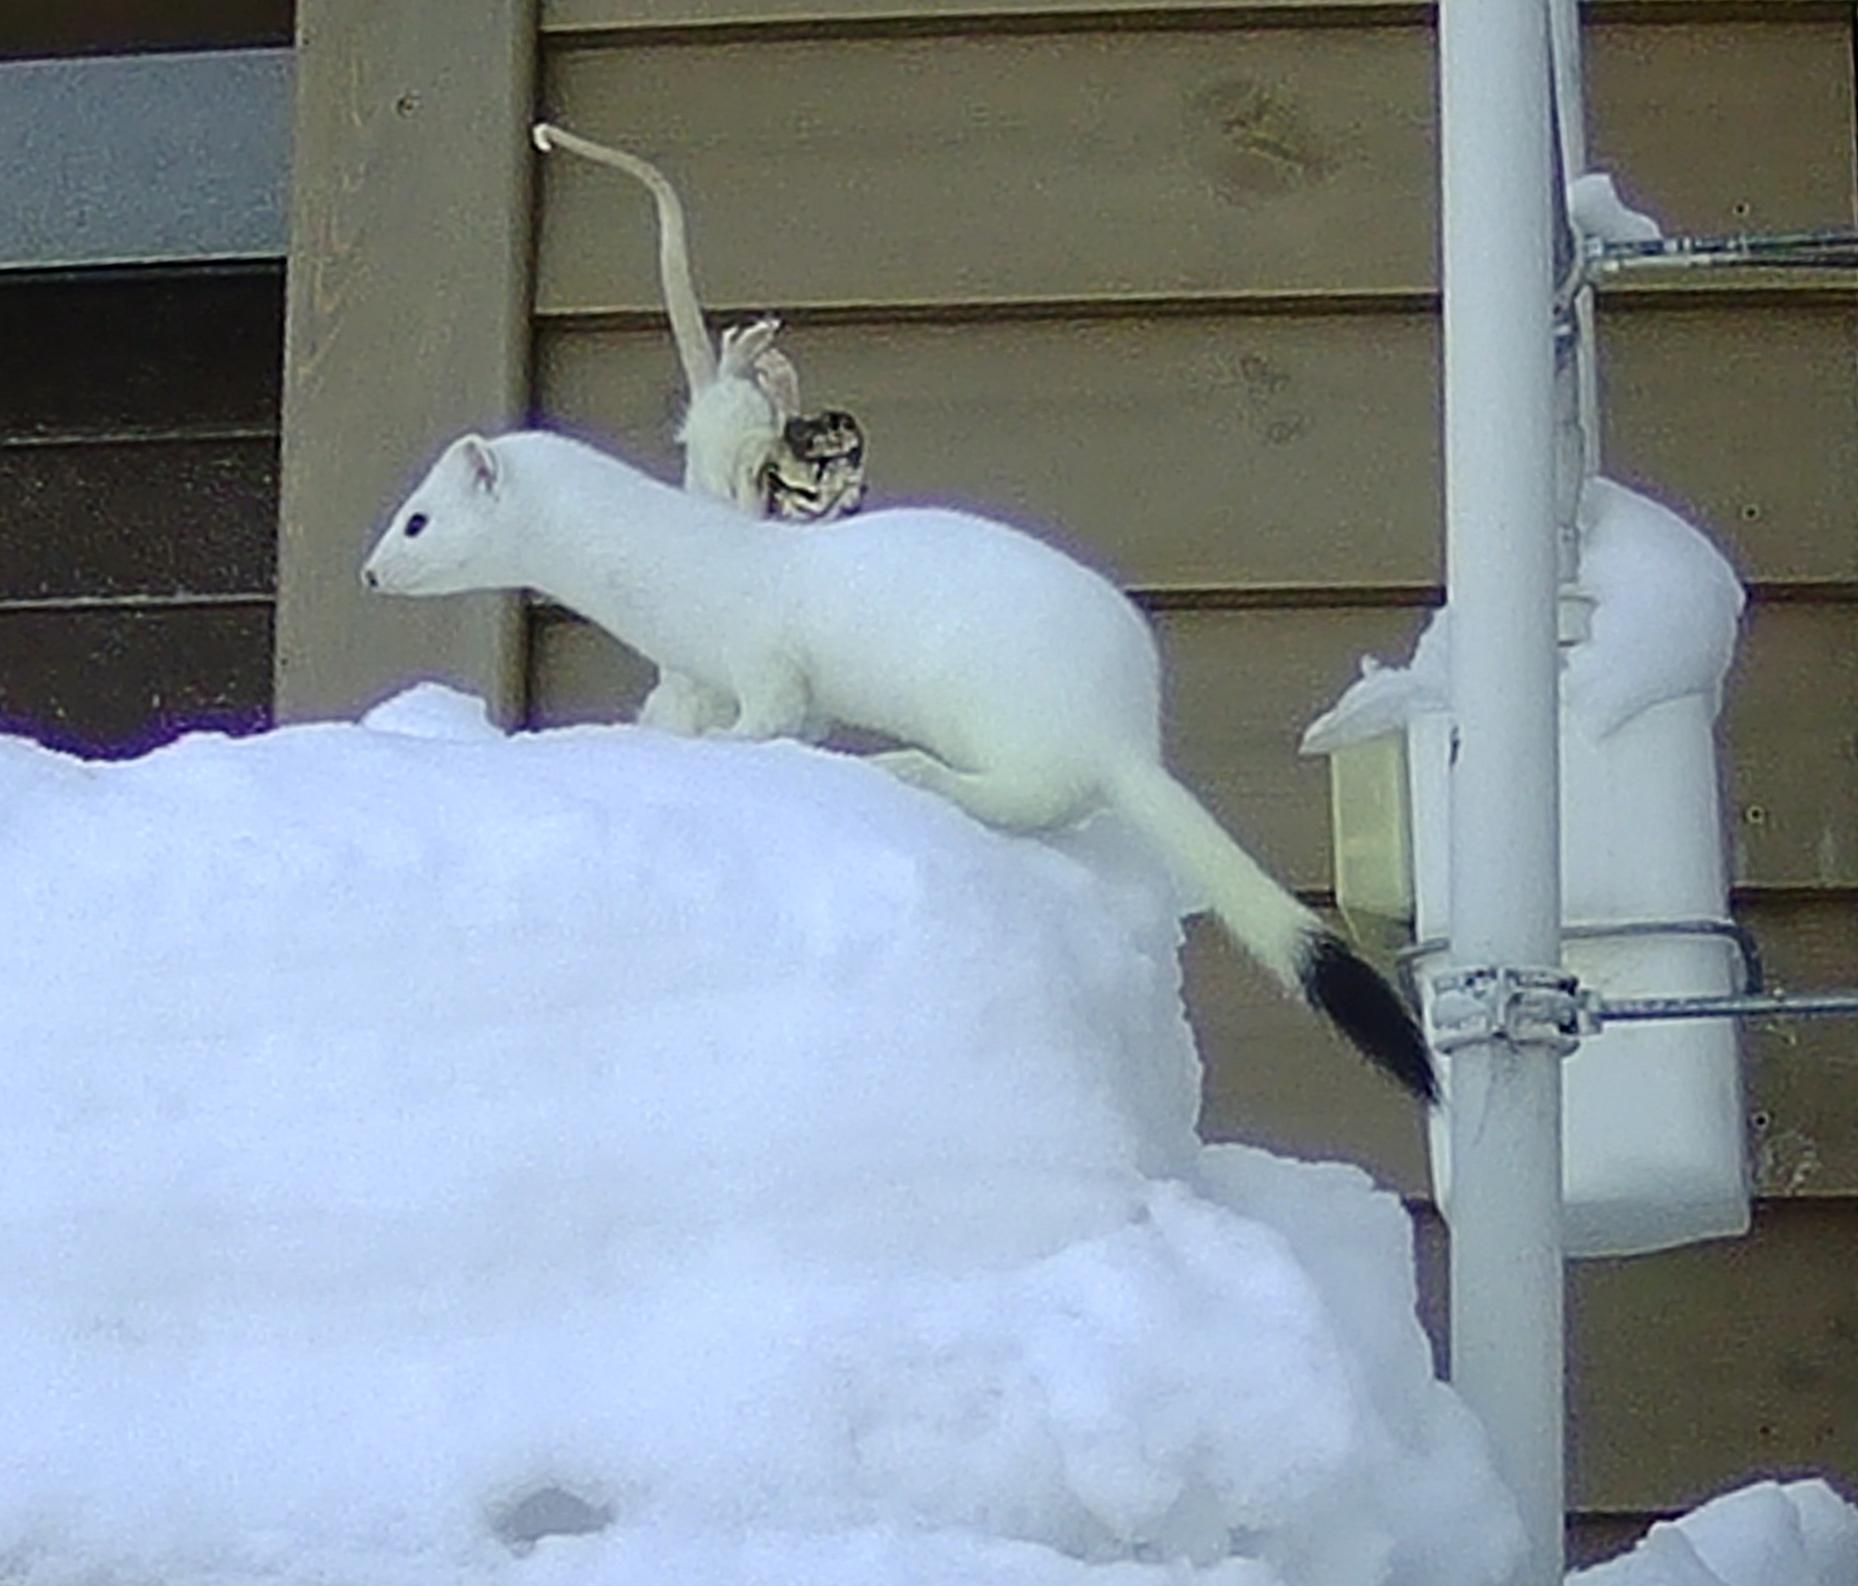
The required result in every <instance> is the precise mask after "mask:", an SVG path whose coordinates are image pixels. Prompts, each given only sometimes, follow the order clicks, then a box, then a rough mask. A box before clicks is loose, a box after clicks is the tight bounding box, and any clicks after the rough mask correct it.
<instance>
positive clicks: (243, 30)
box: [0, 0, 292, 58]
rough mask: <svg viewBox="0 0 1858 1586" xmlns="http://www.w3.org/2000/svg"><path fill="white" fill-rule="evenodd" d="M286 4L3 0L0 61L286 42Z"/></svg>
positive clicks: (258, 0)
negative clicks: (4, 0)
mask: <svg viewBox="0 0 1858 1586" xmlns="http://www.w3.org/2000/svg"><path fill="white" fill-rule="evenodd" d="M291 9H292V8H291V0H9V4H8V5H7V6H6V7H5V9H4V10H3V11H0V58H20V57H29V56H48V55H90V54H126V53H129V52H130V51H146V50H222V49H237V48H244V47H248V46H252V45H267V44H268V45H278V44H288V43H289V42H290V21H291Z"/></svg>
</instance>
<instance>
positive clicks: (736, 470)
mask: <svg viewBox="0 0 1858 1586" xmlns="http://www.w3.org/2000/svg"><path fill="white" fill-rule="evenodd" d="M531 137H532V138H533V140H534V142H535V146H536V147H537V148H538V149H541V150H542V151H543V152H544V153H547V152H548V151H550V150H552V149H557V148H560V149H565V150H567V151H568V152H569V153H571V154H577V155H579V156H581V157H582V158H583V159H588V160H592V161H594V162H596V163H597V164H600V165H605V166H609V167H611V168H612V169H614V170H617V171H623V172H625V173H626V175H628V176H631V177H633V178H634V179H635V180H637V181H639V182H641V183H643V184H644V186H645V188H646V189H647V191H649V192H650V193H651V195H652V201H653V203H654V204H655V205H656V207H657V211H658V279H659V284H660V286H661V288H662V290H663V292H664V303H665V312H666V313H667V314H668V315H669V316H670V319H671V337H672V340H673V341H674V342H675V343H676V344H677V356H678V361H679V363H681V364H682V365H683V369H684V385H685V389H686V390H687V391H688V393H689V404H688V406H687V407H686V409H685V413H684V421H683V424H682V426H681V427H680V428H679V430H678V437H677V438H678V441H679V443H680V444H681V445H682V446H683V448H684V488H685V489H686V490H696V491H701V492H702V493H703V494H704V495H708V496H714V497H715V498H716V499H717V500H719V501H730V502H733V503H734V504H735V505H736V506H738V507H740V508H741V509H742V510H743V511H744V512H753V513H755V514H756V515H757V516H761V517H776V518H784V519H790V520H792V521H795V522H809V523H819V522H826V521H828V520H830V519H833V518H838V517H842V516H844V515H845V514H847V513H849V512H855V511H856V510H857V509H858V507H859V505H860V504H861V503H862V501H863V499H864V489H865V485H864V436H863V433H862V432H861V431H860V429H859V427H858V422H857V420H856V419H854V418H852V416H851V415H850V414H848V413H841V412H836V411H828V412H825V413H818V414H802V413H801V412H800V378H799V375H798V373H797V372H796V371H795V369H794V366H793V364H792V363H791V362H789V360H788V359H787V357H786V355H785V354H784V353H782V352H781V351H780V350H779V349H778V348H777V347H775V346H774V345H773V341H774V337H775V334H776V332H778V331H779V329H780V321H779V320H777V319H774V318H772V317H764V318H762V319H759V320H756V321H754V322H753V323H752V324H749V325H746V326H738V327H734V328H732V329H730V330H726V331H724V332H723V337H722V354H721V356H720V358H719V357H718V356H717V353H716V351H715V349H714V348H712V347H711V345H710V338H709V333H708V332H707V331H706V330H705V328H704V324H703V309H702V307H701V305H700V304H699V302H698V300H697V287H696V281H695V279H694V277H693V275H692V272H691V267H690V241H689V233H688V230H687V227H686V225H685V221H684V206H683V204H682V203H681V202H680V200H679V199H678V196H677V189H676V188H674V187H673V186H672V185H671V182H670V180H669V179H668V178H667V177H666V176H665V174H664V173H663V172H662V171H660V170H659V169H658V168H657V166H655V165H652V164H651V163H650V162H649V161H646V160H642V159H640V158H639V156H638V155H636V154H631V153H628V152H627V151H626V150H624V149H615V148H610V147H608V146H607V145H605V144H601V143H594V142H592V141H590V140H589V139H587V138H583V137H580V136H579V135H577V134H576V133H572V132H569V131H567V130H566V129H565V128H562V127H557V126H554V125H552V124H551V123H549V122H546V121H544V122H538V123H537V124H536V126H535V127H534V129H533V130H532V132H531Z"/></svg>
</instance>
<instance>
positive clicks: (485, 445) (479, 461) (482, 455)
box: [458, 435, 499, 496]
mask: <svg viewBox="0 0 1858 1586" xmlns="http://www.w3.org/2000/svg"><path fill="white" fill-rule="evenodd" d="M458 455H459V456H460V457H462V458H463V459H464V463H465V467H466V469H468V470H469V472H470V477H471V483H472V484H473V485H474V486H476V487H477V488H478V489H479V490H481V491H483V492H484V494H485V495H487V496H494V495H495V494H496V493H497V486H498V482H499V475H498V467H499V465H498V463H497V454H496V453H495V452H494V451H492V450H491V449H490V442H489V441H487V440H485V439H484V437H483V436H481V435H467V436H465V437H464V438H463V439H462V440H461V441H459V443H458Z"/></svg>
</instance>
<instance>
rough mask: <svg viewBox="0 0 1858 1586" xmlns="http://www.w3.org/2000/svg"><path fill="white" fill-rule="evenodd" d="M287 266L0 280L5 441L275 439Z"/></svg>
mask: <svg viewBox="0 0 1858 1586" xmlns="http://www.w3.org/2000/svg"><path fill="white" fill-rule="evenodd" d="M283 318H284V271H283V266H282V265H281V264H259V265H239V266H233V267H210V268H198V269H196V268H186V269H175V268H172V267H170V268H167V269H138V270H107V271H106V270H95V271H84V272H82V273H79V274H65V275H56V276H43V275H13V276H6V277H0V437H5V438H6V439H9V440H11V439H19V438H47V437H56V436H62V437H87V438H103V437H110V436H120V435H124V434H134V435H143V434H149V433H160V434H182V433H185V434H189V435H195V436H198V435H199V434H201V432H203V431H209V430H210V431H212V432H213V433H215V434H227V433H241V434H253V433H264V434H272V435H275V434H276V433H277V415H278V400H279V397H278V392H279V380H280V374H281V365H282V360H281V357H280V345H279V344H280V339H281V330H280V327H281V326H282V324H283Z"/></svg>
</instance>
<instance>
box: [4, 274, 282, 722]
mask: <svg viewBox="0 0 1858 1586" xmlns="http://www.w3.org/2000/svg"><path fill="white" fill-rule="evenodd" d="M281 287H282V281H281V271H280V270H279V269H278V268H277V267H276V266H254V267H247V268H241V269H237V270H230V271H227V270H192V269H163V270H145V271H133V272H127V271H117V272H81V273H76V274H69V275H62V276H57V277H47V276H33V275H15V276H11V277H0V500H4V501H5V502H6V503H7V506H6V508H5V524H4V532H3V533H0V724H3V725H4V727H5V728H6V730H8V731H13V732H23V733H26V734H29V735H31V736H34V737H37V738H39V739H41V740H42V741H44V742H47V743H50V744H52V745H54V746H56V747H58V748H61V749H68V750H72V751H84V752H89V753H93V754H127V753H133V752H135V751H138V750H141V749H146V748H148V747H150V746H151V745H153V744H155V743H158V742H160V741H162V740H164V739H166V738H170V737H172V736H174V735H175V734H176V733H177V732H180V731H182V730H184V729H187V728H198V727H215V728H222V729H226V730H232V731H243V730H250V729H252V728H255V727H259V726H262V725H264V724H265V722H266V721H267V720H268V719H269V714H270V703H271V687H270V669H271V601H272V587H273V580H274V569H275V529H276V509H277V402H278V360H279V354H280V347H281V336H282V307H283V305H282V293H281Z"/></svg>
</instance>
